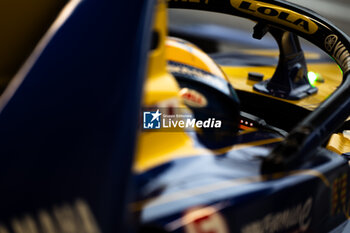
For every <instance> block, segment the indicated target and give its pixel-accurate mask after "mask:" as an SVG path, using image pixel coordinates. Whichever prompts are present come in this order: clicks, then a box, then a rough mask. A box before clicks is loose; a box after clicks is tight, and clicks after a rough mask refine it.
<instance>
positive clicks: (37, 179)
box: [0, 0, 154, 232]
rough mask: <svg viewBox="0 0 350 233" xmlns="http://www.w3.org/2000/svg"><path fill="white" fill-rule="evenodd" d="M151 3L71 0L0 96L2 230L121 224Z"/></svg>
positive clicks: (114, 228) (118, 227) (113, 228)
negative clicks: (88, 221)
mask: <svg viewBox="0 0 350 233" xmlns="http://www.w3.org/2000/svg"><path fill="white" fill-rule="evenodd" d="M153 8H154V1H151V0H150V1H144V0H136V1H108V0H83V1H70V2H69V3H68V5H67V6H66V7H65V8H64V11H63V12H62V14H61V15H60V16H59V18H58V19H57V21H56V22H55V24H54V25H53V26H52V28H51V29H50V30H49V32H48V33H47V34H46V35H45V36H44V38H43V39H42V41H41V42H40V44H39V46H38V47H37V48H36V49H35V50H34V53H33V54H32V56H31V57H30V58H29V59H28V60H27V62H26V63H25V65H24V66H23V67H22V68H21V69H20V71H19V72H18V73H17V75H16V76H15V77H14V78H13V82H12V83H11V84H10V86H9V88H8V89H7V90H6V91H5V93H4V94H3V95H2V96H1V99H0V108H1V112H0V148H1V159H0V160H1V169H0V177H1V179H0V187H1V200H0V206H1V211H0V222H1V223H0V226H1V231H3V230H4V229H5V230H6V229H7V230H10V229H13V231H16V232H19V230H20V229H22V230H23V231H21V232H37V231H38V232H52V229H54V232H67V229H68V230H69V229H70V230H69V232H99V231H98V229H100V230H101V231H102V232H125V231H127V230H125V231H124V230H122V228H123V225H125V224H124V223H125V222H123V220H124V218H125V211H124V210H125V206H126V203H127V202H128V200H129V199H130V198H131V197H130V195H128V194H130V189H129V186H130V184H129V178H130V171H131V164H132V160H133V154H134V148H135V139H136V130H137V120H138V114H139V108H140V101H141V94H142V86H143V79H144V76H145V67H146V61H147V54H148V50H149V45H150V35H151V25H152V24H151V23H152V13H153ZM125 19H127V22H126V21H125ZM82 203H83V204H82ZM79 208H80V209H79ZM78 209H79V211H82V212H79V211H78ZM87 209H90V211H87ZM75 211H78V212H79V213H84V214H85V215H84V214H80V215H81V216H85V218H90V217H91V216H92V218H90V220H93V219H95V220H96V224H94V223H95V222H94V221H92V223H91V224H92V225H88V223H87V222H86V221H84V219H83V220H82V219H80V220H79V219H76V218H74V215H76V214H77V212H75ZM93 216H94V217H93ZM28 224H29V225H28ZM67 224H68V225H67ZM96 225H97V226H96ZM33 227H34V228H33ZM67 227H68V228H67ZM129 227H130V226H129ZM49 228H50V229H51V231H49V230H48V229H49ZM72 229H73V230H72Z"/></svg>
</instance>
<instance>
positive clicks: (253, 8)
mask: <svg viewBox="0 0 350 233" xmlns="http://www.w3.org/2000/svg"><path fill="white" fill-rule="evenodd" d="M231 5H232V6H233V7H234V8H235V9H237V10H239V11H241V12H244V13H247V14H250V15H253V16H255V17H258V18H262V19H266V20H270V21H272V22H276V23H279V24H282V25H284V26H287V27H289V28H293V29H295V30H298V31H301V32H304V33H307V34H314V33H315V32H316V31H317V30H318V26H317V25H316V23H314V22H313V21H312V20H311V19H310V18H309V17H307V16H304V15H301V14H298V13H295V12H293V11H291V10H289V9H287V8H284V7H279V6H275V5H272V4H268V3H265V2H258V1H254V0H243V1H242V0H231Z"/></svg>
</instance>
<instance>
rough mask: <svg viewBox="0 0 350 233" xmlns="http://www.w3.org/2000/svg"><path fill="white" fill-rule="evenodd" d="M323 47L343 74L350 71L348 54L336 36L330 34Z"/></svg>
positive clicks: (349, 56) (349, 54) (349, 55)
mask: <svg viewBox="0 0 350 233" xmlns="http://www.w3.org/2000/svg"><path fill="white" fill-rule="evenodd" d="M324 46H325V49H326V50H327V51H328V52H330V53H331V54H332V56H333V58H334V59H335V60H336V62H337V63H338V64H339V65H340V67H341V68H342V70H343V72H344V73H345V72H347V71H349V70H350V53H349V51H348V50H347V49H346V47H345V45H344V44H343V43H342V42H341V41H339V39H338V36H337V35H334V34H332V35H329V36H327V37H326V39H325V41H324ZM332 50H333V51H332Z"/></svg>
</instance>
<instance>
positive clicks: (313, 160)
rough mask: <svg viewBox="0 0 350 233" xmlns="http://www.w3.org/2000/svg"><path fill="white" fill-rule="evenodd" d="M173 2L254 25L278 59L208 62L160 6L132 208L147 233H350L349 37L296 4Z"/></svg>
mask: <svg viewBox="0 0 350 233" xmlns="http://www.w3.org/2000/svg"><path fill="white" fill-rule="evenodd" d="M168 4H169V7H170V8H181V9H192V10H202V11H212V12H219V13H224V14H229V15H233V16H240V17H244V18H248V19H250V20H253V21H254V22H255V24H256V26H255V27H254V29H253V33H252V36H253V37H254V38H255V39H257V44H258V43H259V41H258V40H260V39H262V38H263V37H264V36H265V35H266V34H267V33H270V34H271V35H272V37H273V38H274V39H275V41H276V44H277V45H278V49H277V50H274V51H271V50H266V49H265V50H257V49H254V50H252V49H250V50H249V49H236V50H235V51H234V52H230V53H225V51H221V52H219V53H214V54H210V55H208V54H206V53H205V52H203V50H201V49H200V48H199V47H197V46H196V45H194V44H193V43H191V42H189V41H186V40H184V39H183V38H174V37H167V32H166V30H165V28H166V26H167V25H166V24H165V23H164V22H166V11H167V10H166V7H165V5H164V3H160V2H159V3H158V6H157V15H156V17H155V26H154V29H153V43H152V50H151V52H150V63H149V71H148V72H149V73H148V78H147V80H146V84H145V88H144V99H143V110H142V114H141V116H140V118H141V119H142V122H141V124H140V128H141V133H140V136H139V139H138V149H137V154H136V161H135V163H134V173H135V179H136V180H137V183H136V184H137V185H136V186H137V198H136V201H134V202H133V203H132V204H131V206H130V208H131V212H132V213H134V214H135V215H136V216H138V221H139V223H140V227H139V232H186V233H207V232H208V233H209V232H215V233H228V232H241V233H270V232H271V233H272V232H276V233H277V232H278V233H282V232H317V233H319V232H320V233H321V232H348V231H349V228H347V227H346V226H347V224H348V218H349V211H350V209H349V207H350V202H349V201H350V200H349V195H350V194H349V181H350V180H349V171H350V170H349V163H348V159H349V155H350V154H349V152H350V137H349V131H348V130H350V128H349V121H347V119H348V117H349V116H350V107H349V104H350V98H349V97H350V92H349V88H350V86H349V85H350V80H349V78H348V73H349V65H350V56H349V55H350V54H349V52H348V46H350V44H349V38H348V37H347V36H346V35H345V34H344V33H342V32H341V31H340V30H339V29H337V28H336V27H335V26H333V25H332V24H331V23H329V22H328V21H327V20H326V19H324V18H322V17H321V16H319V15H318V14H317V13H315V12H312V11H310V10H308V9H305V8H303V7H300V6H297V5H294V4H292V3H289V2H285V1H254V0H231V1H176V0H170V1H168ZM232 20H234V18H233V19H232ZM204 34H205V33H204ZM182 35H183V36H184V37H185V38H189V39H193V38H194V37H193V36H192V37H191V35H190V36H189V35H188V34H186V33H183V34H182ZM176 36H181V33H177V34H176ZM202 37H203V36H202ZM299 37H303V38H304V39H306V40H308V41H310V42H311V43H313V44H314V45H316V46H318V47H319V48H320V49H321V50H323V51H324V52H325V53H326V55H325V54H322V53H321V52H320V50H311V51H304V50H303V49H302V46H301V43H300V41H299ZM155 38H156V39H155ZM193 41H201V43H200V44H201V47H202V48H203V49H204V50H210V49H211V48H210V45H209V44H208V45H207V44H206V43H205V38H201V37H199V39H198V38H196V39H195V40H193ZM203 41H204V42H203ZM207 46H208V47H207ZM236 47H237V46H236ZM315 51H316V52H315ZM277 57H278V59H277V60H276V59H275V58H277ZM333 60H334V61H335V62H334V61H333ZM336 63H337V64H336ZM148 115H149V116H148ZM213 119H215V120H216V121H219V122H220V123H221V124H220V126H219V127H214V123H213V124H210V123H211V121H213ZM181 121H183V125H185V127H179V125H176V124H172V125H171V124H170V123H169V122H181ZM198 121H202V123H203V122H205V121H207V122H209V123H208V124H207V126H208V127H204V126H203V124H204V123H203V124H197V123H198ZM186 122H187V123H186ZM191 122H193V125H194V127H193V125H191ZM171 126H173V127H171Z"/></svg>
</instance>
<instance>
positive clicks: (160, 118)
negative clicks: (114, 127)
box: [143, 109, 222, 132]
mask: <svg viewBox="0 0 350 233" xmlns="http://www.w3.org/2000/svg"><path fill="white" fill-rule="evenodd" d="M174 112H176V113H174V114H167V113H166V111H165V113H163V112H162V111H160V110H159V109H157V110H156V111H143V129H144V130H150V129H153V130H160V129H161V130H162V131H165V130H167V131H174V132H176V131H183V130H193V131H195V130H196V129H202V128H203V129H219V128H221V125H222V122H221V120H217V119H215V118H213V117H212V118H210V117H209V118H207V119H205V120H203V119H201V120H199V119H196V118H195V117H194V115H193V114H192V113H191V112H189V111H188V110H187V111H185V110H184V111H180V110H179V109H176V111H174ZM181 112H182V113H181Z"/></svg>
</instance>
